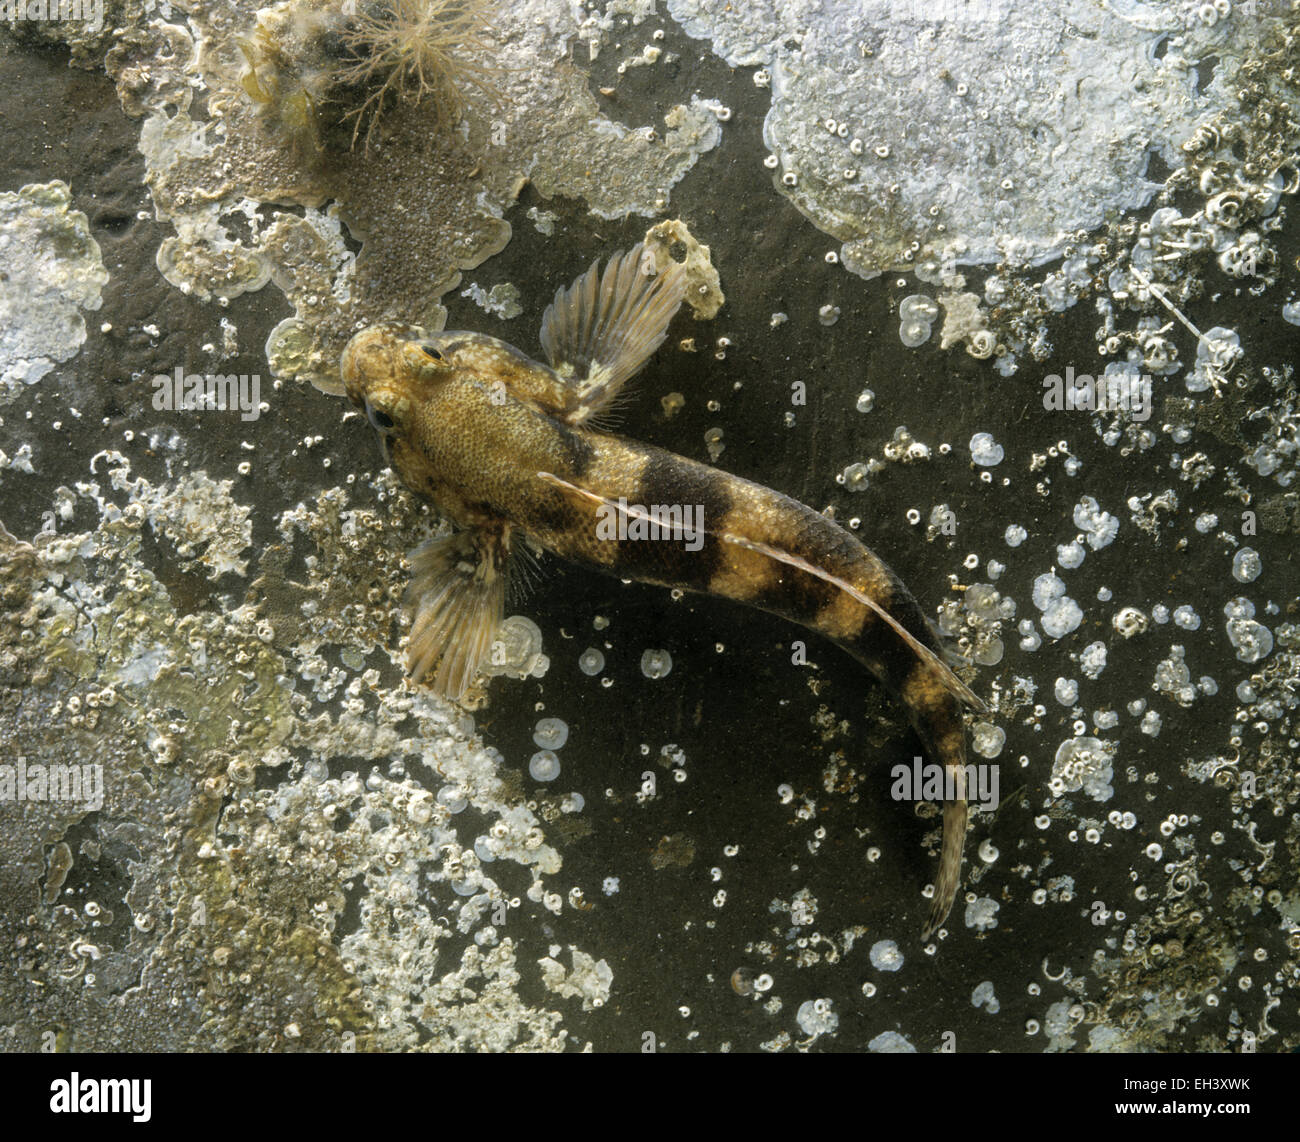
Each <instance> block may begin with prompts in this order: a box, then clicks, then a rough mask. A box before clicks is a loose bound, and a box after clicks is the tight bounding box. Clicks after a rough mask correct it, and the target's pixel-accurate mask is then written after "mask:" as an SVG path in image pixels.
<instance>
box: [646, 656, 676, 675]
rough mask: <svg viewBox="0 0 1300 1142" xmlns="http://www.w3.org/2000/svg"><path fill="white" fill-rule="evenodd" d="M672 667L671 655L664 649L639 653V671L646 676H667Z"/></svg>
mask: <svg viewBox="0 0 1300 1142" xmlns="http://www.w3.org/2000/svg"><path fill="white" fill-rule="evenodd" d="M672 668H673V656H672V655H671V654H669V653H668V651H666V650H647V651H646V652H645V653H644V654H643V655H641V673H642V674H644V675H645V676H646V677H647V678H667V677H668V673H669V671H671V670H672Z"/></svg>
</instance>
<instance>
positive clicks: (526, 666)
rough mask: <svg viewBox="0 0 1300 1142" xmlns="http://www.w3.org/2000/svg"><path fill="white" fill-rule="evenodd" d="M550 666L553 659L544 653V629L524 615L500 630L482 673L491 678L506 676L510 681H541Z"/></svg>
mask: <svg viewBox="0 0 1300 1142" xmlns="http://www.w3.org/2000/svg"><path fill="white" fill-rule="evenodd" d="M550 665H551V660H550V659H549V658H548V657H547V656H546V655H545V654H543V653H542V631H541V628H540V627H539V626H538V625H537V624H536V623H535V622H533V620H532V619H530V618H527V617H526V616H524V615H511V616H510V617H509V618H508V619H506V620H505V621H504V622H503V623H502V624H501V626H500V627H498V628H497V636H496V638H495V639H494V640H493V643H492V652H491V654H489V656H488V662H487V665H486V666H485V667H484V669H483V673H484V674H486V675H488V676H489V677H496V676H497V675H499V674H504V675H506V676H507V677H510V678H528V677H533V678H541V677H542V676H543V675H544V674H545V673H546V671H547V670H548V669H550Z"/></svg>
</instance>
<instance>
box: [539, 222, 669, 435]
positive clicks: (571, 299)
mask: <svg viewBox="0 0 1300 1142" xmlns="http://www.w3.org/2000/svg"><path fill="white" fill-rule="evenodd" d="M642 252H643V249H642V245H641V243H638V244H637V245H635V246H633V247H632V249H630V250H628V251H626V252H625V253H622V254H616V255H614V257H612V258H610V260H609V262H608V264H607V265H606V266H605V272H604V273H603V274H599V273H598V272H597V268H598V263H596V262H593V263H592V264H591V268H590V269H589V270H588V271H587V272H586V273H585V274H583V275H582V277H580V278H579V279H578V280H577V281H576V282H574V283H573V285H571V286H569V287H568V289H560V290H557V291H556V294H555V300H554V301H553V302H551V304H550V305H549V306H548V307H547V309H546V313H545V315H544V316H543V317H542V334H541V340H542V348H543V349H545V350H546V357H547V360H548V361H550V363H551V365H552V367H553V368H554V369H555V370H556V372H558V373H559V374H560V375H561V376H562V377H564V378H565V379H566V380H567V381H568V382H569V384H570V390H571V391H570V393H569V401H568V407H567V408H566V409H565V419H566V420H567V421H568V422H569V423H570V424H581V423H583V422H584V421H587V420H589V419H590V418H591V417H592V416H593V415H595V414H597V413H599V412H600V411H601V410H603V409H606V408H608V406H609V404H610V402H611V401H612V400H613V399H614V397H615V396H617V394H618V391H619V390H620V389H621V388H622V387H623V384H624V383H625V382H626V381H627V380H628V379H629V378H630V377H632V376H633V375H634V374H635V373H636V372H637V371H638V370H639V369H640V368H641V366H642V365H644V364H645V363H646V361H647V360H649V358H650V355H651V354H652V353H654V351H655V350H656V349H658V348H659V346H660V345H661V344H662V343H663V340H664V338H665V337H666V336H667V335H668V323H669V322H670V321H671V320H672V317H673V314H674V313H676V312H677V307H678V306H680V305H681V303H682V297H683V296H684V294H685V291H686V278H685V273H684V271H683V269H682V267H680V266H678V265H677V264H676V263H674V264H673V266H672V268H670V269H668V270H666V271H664V272H663V273H660V274H657V275H648V274H646V273H644V272H643V270H642Z"/></svg>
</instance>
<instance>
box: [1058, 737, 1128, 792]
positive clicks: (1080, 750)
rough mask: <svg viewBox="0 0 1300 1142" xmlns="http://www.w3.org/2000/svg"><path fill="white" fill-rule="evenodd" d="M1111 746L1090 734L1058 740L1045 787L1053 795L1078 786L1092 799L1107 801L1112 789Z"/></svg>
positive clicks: (1074, 789) (1075, 788) (1070, 790)
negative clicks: (1058, 743)
mask: <svg viewBox="0 0 1300 1142" xmlns="http://www.w3.org/2000/svg"><path fill="white" fill-rule="evenodd" d="M1113 755H1114V747H1113V746H1111V745H1109V744H1107V743H1106V742H1103V741H1100V740H1099V739H1097V738H1093V737H1076V738H1070V739H1068V740H1067V741H1064V742H1062V743H1061V744H1060V746H1059V747H1058V748H1057V751H1056V757H1055V758H1054V759H1053V761H1052V776H1051V779H1050V780H1049V781H1048V788H1049V789H1050V790H1051V792H1052V795H1053V796H1054V797H1060V796H1061V795H1062V794H1064V793H1074V792H1077V791H1079V790H1082V791H1083V792H1084V793H1086V794H1087V795H1088V796H1089V797H1091V798H1092V799H1093V800H1094V801H1108V800H1110V798H1111V795H1112V794H1113V793H1114V792H1115V791H1114V789H1113V788H1112V787H1111V782H1112V780H1114V765H1113Z"/></svg>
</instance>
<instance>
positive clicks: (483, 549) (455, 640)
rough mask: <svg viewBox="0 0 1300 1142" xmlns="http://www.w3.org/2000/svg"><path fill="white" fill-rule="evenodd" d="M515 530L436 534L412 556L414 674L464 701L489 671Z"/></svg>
mask: <svg viewBox="0 0 1300 1142" xmlns="http://www.w3.org/2000/svg"><path fill="white" fill-rule="evenodd" d="M507 536H508V533H507V532H505V531H485V530H482V529H479V530H472V531H462V532H457V533H456V534H455V535H449V536H444V537H442V538H440V539H429V540H426V541H425V542H424V543H422V544H420V545H419V546H418V547H416V548H415V549H414V550H413V551H412V552H411V553H410V555H409V556H408V557H407V558H408V560H409V561H410V564H411V585H410V587H409V588H408V589H407V593H406V606H407V609H408V610H409V612H410V613H411V616H412V620H411V635H410V638H409V640H408V642H407V646H406V670H407V677H408V678H410V679H411V680H412V681H415V682H421V681H422V682H424V683H425V684H427V685H428V686H430V687H431V688H432V689H433V690H434V692H435V693H437V694H439V695H440V696H441V697H443V698H447V699H449V700H450V701H452V702H459V701H460V700H461V698H462V697H463V696H464V694H465V691H466V690H467V689H468V688H469V686H470V684H471V683H472V682H473V681H474V679H475V677H476V676H477V675H478V674H479V673H480V672H481V671H482V668H483V667H484V666H485V665H486V663H487V661H488V655H489V654H490V653H491V647H492V640H493V638H494V637H495V636H496V632H497V628H498V627H499V626H500V625H501V619H502V615H503V613H504V610H505V595H506V578H507V576H506V564H507V558H508V538H507Z"/></svg>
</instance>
